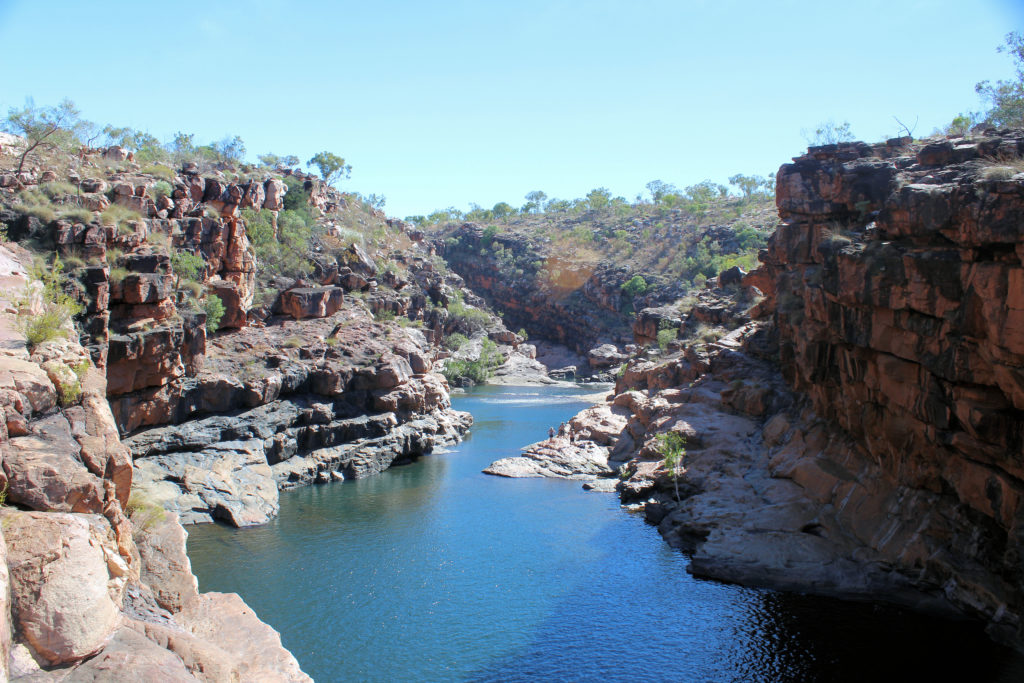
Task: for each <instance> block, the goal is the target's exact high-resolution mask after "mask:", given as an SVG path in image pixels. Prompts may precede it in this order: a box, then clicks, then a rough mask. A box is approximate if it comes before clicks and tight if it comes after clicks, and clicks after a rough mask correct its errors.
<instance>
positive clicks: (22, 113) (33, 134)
mask: <svg viewBox="0 0 1024 683" xmlns="http://www.w3.org/2000/svg"><path fill="white" fill-rule="evenodd" d="M78 117H79V111H78V109H77V108H76V107H75V105H74V103H73V102H72V101H71V100H69V99H67V98H65V99H63V100H61V101H60V104H57V105H56V106H53V107H37V106H36V104H35V102H34V101H33V100H32V98H29V99H28V100H26V101H25V106H24V107H22V108H21V109H16V108H14V107H12V108H11V109H9V110H8V112H7V120H6V122H5V125H4V128H6V129H7V131H8V132H10V133H14V134H15V135H20V136H22V137H23V138H25V149H24V150H23V151H22V153H21V158H20V159H18V170H17V172H18V173H21V171H22V169H23V168H24V167H25V160H26V159H27V158H28V155H29V154H31V153H32V152H35V151H36V150H40V151H41V150H44V149H63V150H65V151H68V150H70V149H71V147H72V145H74V144H75V142H76V141H77V138H76V136H75V128H76V127H77V126H78V124H79V118H78Z"/></svg>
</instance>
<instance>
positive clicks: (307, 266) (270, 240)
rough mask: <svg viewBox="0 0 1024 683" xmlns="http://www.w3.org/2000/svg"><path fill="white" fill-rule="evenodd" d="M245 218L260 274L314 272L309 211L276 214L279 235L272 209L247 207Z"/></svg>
mask: <svg viewBox="0 0 1024 683" xmlns="http://www.w3.org/2000/svg"><path fill="white" fill-rule="evenodd" d="M285 196H286V197H287V195H285ZM242 220H243V221H245V234H246V236H247V237H248V238H249V242H250V243H251V244H252V248H253V252H254V253H255V254H256V268H257V270H259V272H260V273H261V274H263V275H272V274H273V275H285V276H287V277H302V276H306V275H308V274H309V273H310V272H312V270H313V264H312V262H311V261H310V260H309V249H310V241H311V240H312V237H313V231H312V229H311V228H312V226H313V224H314V219H313V217H312V215H311V214H309V212H308V211H297V210H284V211H281V212H280V213H279V214H278V217H277V238H276V239H275V237H274V225H273V222H272V221H273V215H272V214H271V212H270V211H266V210H261V211H254V210H252V209H244V210H243V211H242Z"/></svg>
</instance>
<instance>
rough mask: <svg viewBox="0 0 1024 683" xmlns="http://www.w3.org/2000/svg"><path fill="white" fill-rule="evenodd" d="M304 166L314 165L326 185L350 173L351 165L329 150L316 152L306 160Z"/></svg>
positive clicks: (346, 176)
mask: <svg viewBox="0 0 1024 683" xmlns="http://www.w3.org/2000/svg"><path fill="white" fill-rule="evenodd" d="M306 166H307V167H308V166H316V168H317V170H319V171H320V177H321V178H323V179H324V182H325V183H327V184H328V185H333V184H334V183H336V182H338V181H339V180H341V179H342V178H348V177H349V176H350V175H351V174H352V167H351V166H350V165H348V164H346V163H345V160H344V159H342V158H341V157H339V156H338V155H337V154H333V153H331V152H317V153H316V154H314V155H313V158H312V159H310V160H309V161H307V162H306Z"/></svg>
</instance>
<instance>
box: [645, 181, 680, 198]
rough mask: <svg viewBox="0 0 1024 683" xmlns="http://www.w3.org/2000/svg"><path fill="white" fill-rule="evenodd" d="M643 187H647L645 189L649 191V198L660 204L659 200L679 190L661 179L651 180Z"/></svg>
mask: <svg viewBox="0 0 1024 683" xmlns="http://www.w3.org/2000/svg"><path fill="white" fill-rule="evenodd" d="M645 187H646V188H647V191H648V192H650V193H651V200H652V201H653V202H654V203H655V204H660V203H661V200H662V199H663V198H664V197H665V196H667V195H670V194H676V193H678V192H679V190H677V189H676V187H675V186H674V185H670V184H668V183H666V182H663V181H661V180H652V181H651V182H649V183H647V185H645Z"/></svg>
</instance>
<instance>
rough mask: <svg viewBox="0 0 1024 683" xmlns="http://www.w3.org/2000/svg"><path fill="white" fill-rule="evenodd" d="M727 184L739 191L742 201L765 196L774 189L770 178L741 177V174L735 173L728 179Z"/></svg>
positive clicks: (773, 182) (773, 183)
mask: <svg viewBox="0 0 1024 683" xmlns="http://www.w3.org/2000/svg"><path fill="white" fill-rule="evenodd" d="M729 184H730V185H732V186H734V187H737V188H739V191H740V192H742V193H743V198H744V199H750V198H752V197H754V196H757V195H760V196H765V195H768V194H770V193H771V192H772V191H773V190H774V189H775V181H774V180H773V179H772V178H767V177H764V176H757V175H743V174H742V173H737V174H736V175H734V176H732V177H731V178H729Z"/></svg>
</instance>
